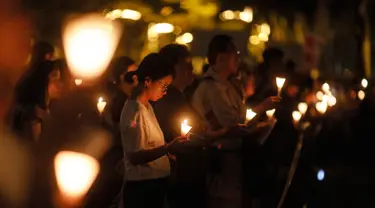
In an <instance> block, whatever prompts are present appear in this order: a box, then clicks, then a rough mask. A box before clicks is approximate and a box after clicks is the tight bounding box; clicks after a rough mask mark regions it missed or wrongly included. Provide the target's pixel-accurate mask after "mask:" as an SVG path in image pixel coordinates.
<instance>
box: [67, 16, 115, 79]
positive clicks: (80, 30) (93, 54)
mask: <svg viewBox="0 0 375 208" xmlns="http://www.w3.org/2000/svg"><path fill="white" fill-rule="evenodd" d="M121 32H122V31H121V27H119V25H117V23H116V22H115V21H110V20H109V19H106V18H105V17H103V16H102V15H100V14H90V15H85V16H81V17H78V18H76V19H74V20H72V21H70V22H68V23H67V25H66V26H65V28H64V30H63V45H64V51H65V55H66V59H67V64H68V66H69V69H70V70H71V72H72V74H73V75H75V76H77V77H83V78H96V77H98V76H100V75H101V74H102V73H103V72H104V71H105V70H106V68H107V66H108V64H109V62H110V61H111V58H112V56H113V54H114V52H115V50H116V47H117V44H118V42H119V40H120V36H121Z"/></svg>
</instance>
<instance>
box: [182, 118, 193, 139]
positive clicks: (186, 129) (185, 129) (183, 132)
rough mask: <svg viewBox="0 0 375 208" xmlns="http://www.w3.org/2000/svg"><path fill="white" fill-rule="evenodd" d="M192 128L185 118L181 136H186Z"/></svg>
mask: <svg viewBox="0 0 375 208" xmlns="http://www.w3.org/2000/svg"><path fill="white" fill-rule="evenodd" d="M191 128H192V127H191V126H189V125H188V124H187V120H186V119H185V120H184V121H183V122H182V123H181V136H186V135H187V134H188V133H189V132H190V130H191Z"/></svg>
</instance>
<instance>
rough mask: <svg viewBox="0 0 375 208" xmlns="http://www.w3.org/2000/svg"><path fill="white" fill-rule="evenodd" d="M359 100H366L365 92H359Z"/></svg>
mask: <svg viewBox="0 0 375 208" xmlns="http://www.w3.org/2000/svg"><path fill="white" fill-rule="evenodd" d="M357 96H358V99H360V100H363V99H365V96H366V93H365V92H364V91H363V90H360V91H358V94H357Z"/></svg>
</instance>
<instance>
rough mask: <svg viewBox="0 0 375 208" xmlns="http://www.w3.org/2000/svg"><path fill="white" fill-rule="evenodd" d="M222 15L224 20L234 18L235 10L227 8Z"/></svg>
mask: <svg viewBox="0 0 375 208" xmlns="http://www.w3.org/2000/svg"><path fill="white" fill-rule="evenodd" d="M221 16H222V18H223V19H224V20H232V19H234V12H233V11H232V10H226V11H224V12H223V13H221Z"/></svg>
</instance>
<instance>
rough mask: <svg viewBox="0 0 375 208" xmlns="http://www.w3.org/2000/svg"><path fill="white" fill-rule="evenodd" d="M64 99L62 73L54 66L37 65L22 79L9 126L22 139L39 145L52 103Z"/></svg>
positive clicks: (17, 88) (49, 64) (43, 63)
mask: <svg viewBox="0 0 375 208" xmlns="http://www.w3.org/2000/svg"><path fill="white" fill-rule="evenodd" d="M60 95H61V82H60V71H59V70H58V69H57V68H55V67H54V64H53V62H50V61H44V62H41V63H40V64H38V65H34V66H33V67H32V68H30V69H29V70H28V71H26V72H25V74H24V75H23V76H22V77H21V79H20V80H19V81H18V83H17V84H16V87H15V92H14V99H13V104H12V106H11V109H10V111H9V113H8V125H9V127H10V129H11V131H12V132H13V133H14V134H15V135H17V136H18V137H19V138H22V139H25V140H28V141H37V140H38V139H39V136H40V134H41V131H42V126H43V120H44V118H45V117H46V116H47V115H48V113H49V104H50V101H51V100H52V99H58V98H60Z"/></svg>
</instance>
